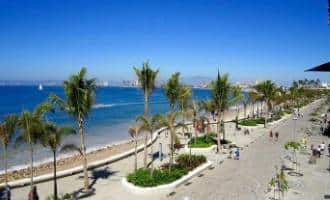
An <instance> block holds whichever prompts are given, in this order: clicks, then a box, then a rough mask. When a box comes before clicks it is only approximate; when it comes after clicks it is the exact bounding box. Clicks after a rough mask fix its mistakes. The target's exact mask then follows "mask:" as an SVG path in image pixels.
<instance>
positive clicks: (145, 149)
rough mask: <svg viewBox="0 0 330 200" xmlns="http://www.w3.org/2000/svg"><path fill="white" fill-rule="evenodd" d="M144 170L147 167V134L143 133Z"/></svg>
mask: <svg viewBox="0 0 330 200" xmlns="http://www.w3.org/2000/svg"><path fill="white" fill-rule="evenodd" d="M143 165H144V168H147V166H148V133H147V132H146V131H144V156H143Z"/></svg>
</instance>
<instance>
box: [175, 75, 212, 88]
mask: <svg viewBox="0 0 330 200" xmlns="http://www.w3.org/2000/svg"><path fill="white" fill-rule="evenodd" d="M212 80H213V78H212V77H207V76H185V77H182V82H184V83H185V84H188V85H193V86H200V85H201V84H205V83H209V82H211V81H212Z"/></svg>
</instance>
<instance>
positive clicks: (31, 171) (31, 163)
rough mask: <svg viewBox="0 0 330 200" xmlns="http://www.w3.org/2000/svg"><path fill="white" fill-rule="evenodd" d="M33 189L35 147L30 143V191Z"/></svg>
mask: <svg viewBox="0 0 330 200" xmlns="http://www.w3.org/2000/svg"><path fill="white" fill-rule="evenodd" d="M32 189H33V146H32V143H30V191H32Z"/></svg>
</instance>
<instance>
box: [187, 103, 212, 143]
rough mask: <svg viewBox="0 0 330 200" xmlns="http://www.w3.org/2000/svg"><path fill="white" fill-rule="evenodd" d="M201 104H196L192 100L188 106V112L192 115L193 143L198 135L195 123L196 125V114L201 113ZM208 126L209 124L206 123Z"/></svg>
mask: <svg viewBox="0 0 330 200" xmlns="http://www.w3.org/2000/svg"><path fill="white" fill-rule="evenodd" d="M201 105H202V103H201V102H199V103H198V102H196V101H195V100H193V101H192V102H191V104H190V110H191V115H192V118H193V119H192V123H193V124H192V125H193V130H194V133H195V143H196V141H197V137H198V134H197V131H196V128H197V127H196V126H197V123H198V113H199V112H200V111H201V109H202V106H201ZM208 124H209V123H208Z"/></svg>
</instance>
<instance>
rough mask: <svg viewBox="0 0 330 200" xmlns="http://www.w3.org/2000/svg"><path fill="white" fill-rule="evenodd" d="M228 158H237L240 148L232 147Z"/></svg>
mask: <svg viewBox="0 0 330 200" xmlns="http://www.w3.org/2000/svg"><path fill="white" fill-rule="evenodd" d="M229 156H230V158H233V159H234V160H239V156H240V150H239V147H236V146H235V147H232V148H231V149H230V152H229Z"/></svg>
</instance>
